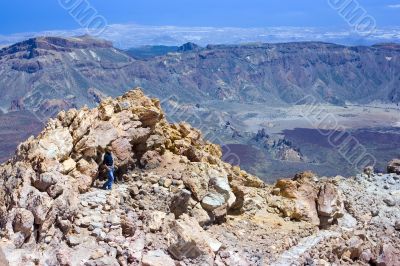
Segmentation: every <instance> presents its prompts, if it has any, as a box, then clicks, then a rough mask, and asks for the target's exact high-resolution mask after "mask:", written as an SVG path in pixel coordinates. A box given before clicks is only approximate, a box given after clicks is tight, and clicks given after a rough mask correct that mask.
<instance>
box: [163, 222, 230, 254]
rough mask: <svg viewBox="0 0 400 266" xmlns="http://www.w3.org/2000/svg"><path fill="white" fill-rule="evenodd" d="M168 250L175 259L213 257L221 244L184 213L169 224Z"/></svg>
mask: <svg viewBox="0 0 400 266" xmlns="http://www.w3.org/2000/svg"><path fill="white" fill-rule="evenodd" d="M168 242H169V248H168V251H169V252H170V253H171V255H172V256H173V257H174V258H175V259H177V260H182V259H184V258H193V259H194V258H197V257H199V256H206V257H208V258H214V257H215V253H216V252H217V251H218V250H219V249H220V248H221V246H222V244H221V243H220V242H219V241H218V240H216V239H214V238H212V237H211V236H210V235H208V233H207V232H205V231H204V230H203V229H202V228H201V227H200V225H199V223H198V222H197V221H196V220H195V219H194V218H191V217H189V216H188V215H186V214H183V215H182V216H181V217H180V219H178V220H175V221H173V222H172V223H171V224H170V232H169V234H168Z"/></svg>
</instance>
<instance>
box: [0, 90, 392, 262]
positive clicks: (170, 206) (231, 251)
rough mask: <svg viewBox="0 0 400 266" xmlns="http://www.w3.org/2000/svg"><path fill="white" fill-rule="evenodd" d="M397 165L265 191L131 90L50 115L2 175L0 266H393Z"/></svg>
mask: <svg viewBox="0 0 400 266" xmlns="http://www.w3.org/2000/svg"><path fill="white" fill-rule="evenodd" d="M107 146H109V147H111V148H112V150H113V154H114V156H115V159H116V166H117V171H116V174H117V176H118V177H119V183H118V184H116V185H115V186H114V188H113V190H112V191H105V190H102V189H100V187H101V184H102V182H103V181H101V180H102V179H103V178H104V174H103V171H102V167H101V162H102V155H103V153H104V150H105V148H106V147H107ZM399 165H400V164H398V162H396V161H394V162H393V163H392V164H391V168H388V169H390V171H391V172H393V173H391V174H373V173H372V172H370V171H369V172H368V171H367V173H366V174H363V175H359V176H357V177H352V178H347V179H345V178H343V177H340V176H337V177H334V178H329V179H328V178H318V177H317V176H315V175H314V174H313V173H311V172H305V173H301V174H298V175H296V176H295V177H293V179H282V180H279V181H278V182H276V184H274V185H268V184H265V183H263V182H262V181H261V180H260V179H258V178H257V177H254V176H252V175H250V174H248V173H246V172H244V171H242V170H240V169H239V168H238V167H234V166H231V165H229V164H227V163H224V162H222V161H221V149H220V147H219V146H217V145H214V144H211V143H209V142H207V141H205V140H204V139H203V138H202V136H201V133H200V132H199V131H198V130H196V129H194V128H192V127H191V126H190V125H188V124H173V125H172V124H169V123H168V122H167V121H166V120H165V118H164V114H163V112H162V110H161V109H160V105H159V101H158V100H156V99H149V98H147V97H145V96H144V95H143V93H142V92H141V91H140V90H133V91H130V92H128V93H127V94H125V95H124V96H122V97H119V98H117V99H106V100H104V101H103V102H102V103H101V104H100V105H99V107H98V108H95V109H91V110H90V109H88V108H83V109H81V110H75V109H71V110H69V111H67V112H61V113H60V114H59V115H58V117H57V118H55V119H53V120H51V121H50V122H49V123H48V125H47V127H46V128H45V129H44V130H43V132H42V133H41V134H40V135H39V136H38V137H37V138H33V137H32V138H30V139H28V140H27V141H26V142H24V143H22V144H20V145H19V147H18V149H17V151H16V154H15V156H14V158H13V159H11V160H9V161H8V162H7V163H5V164H3V165H1V166H0V176H1V179H0V226H1V241H0V265H63V266H64V265H143V266H159V265H160V266H161V265H163V266H169V265H350V264H356V265H369V264H375V265H400V211H399V210H400V208H399V206H400V176H399V174H400V167H399Z"/></svg>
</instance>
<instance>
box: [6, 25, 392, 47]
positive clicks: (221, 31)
mask: <svg viewBox="0 0 400 266" xmlns="http://www.w3.org/2000/svg"><path fill="white" fill-rule="evenodd" d="M85 33H86V30H85V29H76V30H69V31H47V32H30V33H18V34H12V35H0V47H1V46H4V45H8V44H13V43H16V42H19V41H22V40H25V39H28V38H32V37H36V36H43V35H46V36H76V35H83V34H85ZM399 36H400V27H393V28H380V29H377V30H376V31H375V32H374V33H373V34H371V35H369V36H367V37H365V36H360V35H358V34H357V33H355V32H352V31H351V30H330V29H324V28H312V27H266V28H234V27H176V26H143V25H133V24H112V25H109V26H108V27H107V29H106V30H105V31H104V32H103V33H102V35H101V36H99V37H100V38H103V39H106V40H110V41H112V42H113V43H114V46H116V47H118V48H123V49H124V48H130V47H135V46H141V45H156V44H164V45H182V44H183V43H185V42H195V43H197V44H199V45H202V46H205V45H207V44H239V43H250V42H264V43H276V42H293V41H323V42H332V43H338V44H346V45H368V44H375V43H379V42H391V41H393V42H398V40H399Z"/></svg>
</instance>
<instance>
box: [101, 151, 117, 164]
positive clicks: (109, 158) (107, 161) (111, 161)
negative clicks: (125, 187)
mask: <svg viewBox="0 0 400 266" xmlns="http://www.w3.org/2000/svg"><path fill="white" fill-rule="evenodd" d="M103 163H104V164H105V165H107V166H114V159H113V157H112V155H111V153H106V154H104V160H103Z"/></svg>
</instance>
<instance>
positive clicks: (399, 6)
mask: <svg viewBox="0 0 400 266" xmlns="http://www.w3.org/2000/svg"><path fill="white" fill-rule="evenodd" d="M387 7H388V8H400V4H393V5H388V6H387Z"/></svg>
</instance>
